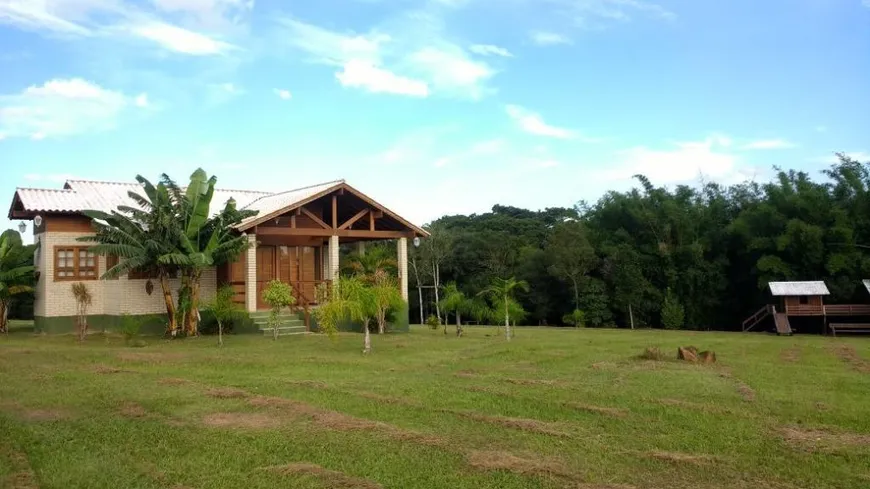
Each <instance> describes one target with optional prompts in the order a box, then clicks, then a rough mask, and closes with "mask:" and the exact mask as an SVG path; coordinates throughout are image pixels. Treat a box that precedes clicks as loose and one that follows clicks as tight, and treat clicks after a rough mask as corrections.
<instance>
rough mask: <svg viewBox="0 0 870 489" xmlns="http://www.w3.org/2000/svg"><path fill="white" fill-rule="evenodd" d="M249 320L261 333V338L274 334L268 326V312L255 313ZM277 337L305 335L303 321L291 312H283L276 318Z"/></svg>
mask: <svg viewBox="0 0 870 489" xmlns="http://www.w3.org/2000/svg"><path fill="white" fill-rule="evenodd" d="M251 320H252V321H253V322H254V325H255V326H257V328H258V329H259V330H260V332H261V333H263V336H271V335H273V334H274V331H273V328H272V327H271V326H270V325H269V312H262V311H260V312H255V313H252V314H251ZM278 321H279V323H278V336H289V335H299V334H305V333H307V331H306V330H305V321H304V320H302V318H300V317H299V315H298V314H296V313H292V312H284V313H281V314H280V315H279V316H278Z"/></svg>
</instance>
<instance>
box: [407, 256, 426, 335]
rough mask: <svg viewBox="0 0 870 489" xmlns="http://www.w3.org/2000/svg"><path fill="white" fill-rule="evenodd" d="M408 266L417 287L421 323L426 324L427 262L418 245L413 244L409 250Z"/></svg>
mask: <svg viewBox="0 0 870 489" xmlns="http://www.w3.org/2000/svg"><path fill="white" fill-rule="evenodd" d="M408 266H409V267H410V269H411V271H412V272H413V275H412V276H413V278H414V286H415V287H417V301H418V303H419V304H418V307H419V308H420V324H425V323H426V319H425V318H424V317H423V316H424V314H423V277H424V276H425V275H426V270H425V268H424V267H425V262H424V260H423V259H422V251H421V250H420V248H419V247H417V246H412V247H411V248H410V249H409V250H408Z"/></svg>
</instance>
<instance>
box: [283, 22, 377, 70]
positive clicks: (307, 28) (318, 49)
mask: <svg viewBox="0 0 870 489" xmlns="http://www.w3.org/2000/svg"><path fill="white" fill-rule="evenodd" d="M278 23H279V24H280V25H282V26H284V27H285V28H286V29H287V31H288V32H287V34H288V36H287V38H286V40H287V42H289V43H290V45H292V46H294V47H296V48H298V49H301V50H302V51H305V52H307V53H308V54H310V55H311V56H313V61H315V62H318V63H325V64H329V65H334V66H344V65H345V64H347V63H348V62H350V61H356V60H364V61H368V62H370V63H372V64H378V63H379V62H380V58H381V47H382V45H383V44H385V43H388V42H390V37H389V36H387V35H384V34H378V33H371V34H355V33H352V32H351V33H341V32H334V31H330V30H329V29H324V28H322V27H319V26H316V25H313V24H307V23H305V22H301V21H298V20H295V19H287V18H283V19H279V20H278Z"/></svg>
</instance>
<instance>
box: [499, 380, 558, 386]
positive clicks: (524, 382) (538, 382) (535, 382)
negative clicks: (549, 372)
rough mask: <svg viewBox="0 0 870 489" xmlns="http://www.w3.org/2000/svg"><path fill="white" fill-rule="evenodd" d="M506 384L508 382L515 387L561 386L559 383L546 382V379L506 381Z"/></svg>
mask: <svg viewBox="0 0 870 489" xmlns="http://www.w3.org/2000/svg"><path fill="white" fill-rule="evenodd" d="M505 382H508V383H511V384H514V385H546V386H556V385H560V382H559V381H556V380H546V379H505Z"/></svg>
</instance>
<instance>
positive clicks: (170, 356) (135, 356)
mask: <svg viewBox="0 0 870 489" xmlns="http://www.w3.org/2000/svg"><path fill="white" fill-rule="evenodd" d="M118 358H119V359H120V360H123V361H125V362H139V363H153V364H160V363H172V362H177V361H179V360H184V359H185V358H187V355H185V354H183V353H178V352H165V351H147V352H146V351H137V352H130V351H125V352H121V353H118Z"/></svg>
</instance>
